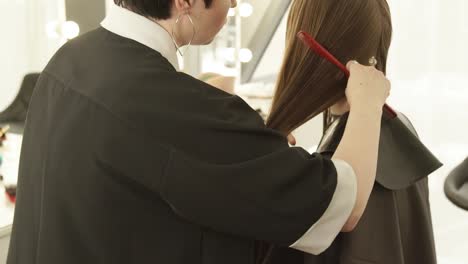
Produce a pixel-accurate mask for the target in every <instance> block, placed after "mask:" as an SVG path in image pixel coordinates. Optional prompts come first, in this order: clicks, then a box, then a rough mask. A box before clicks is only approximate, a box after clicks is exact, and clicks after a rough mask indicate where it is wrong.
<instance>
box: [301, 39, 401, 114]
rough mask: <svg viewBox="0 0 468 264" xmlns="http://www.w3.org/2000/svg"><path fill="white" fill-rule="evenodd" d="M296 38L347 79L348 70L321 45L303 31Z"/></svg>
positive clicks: (389, 111)
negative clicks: (332, 65) (335, 67)
mask: <svg viewBox="0 0 468 264" xmlns="http://www.w3.org/2000/svg"><path fill="white" fill-rule="evenodd" d="M297 37H298V38H299V39H300V40H302V42H303V43H304V44H305V45H307V46H308V47H309V48H310V49H311V50H312V51H314V52H315V53H316V54H317V55H319V56H320V57H322V58H324V59H326V60H327V61H329V62H331V63H332V64H334V65H335V66H337V67H338V68H339V69H340V70H341V71H342V72H343V73H344V74H345V75H346V77H347V78H349V76H350V73H349V71H348V69H347V68H346V67H345V66H344V65H343V64H342V63H341V62H340V61H339V60H338V59H336V58H335V57H334V56H333V55H332V54H331V53H330V52H328V51H327V50H326V49H325V48H324V47H322V45H320V44H319V43H318V42H317V41H316V40H315V39H314V38H313V37H312V36H310V35H309V34H307V33H306V32H304V31H300V32H299V33H298V34H297ZM384 109H385V111H386V112H387V113H388V114H389V115H390V118H392V119H393V118H395V117H397V113H396V112H395V110H393V109H392V108H391V107H390V106H389V105H387V104H385V105H384Z"/></svg>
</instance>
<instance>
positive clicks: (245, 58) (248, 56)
mask: <svg viewBox="0 0 468 264" xmlns="http://www.w3.org/2000/svg"><path fill="white" fill-rule="evenodd" d="M252 58H253V54H252V51H251V50H249V49H241V50H240V52H239V60H240V61H241V62H243V63H247V62H249V61H251V60H252Z"/></svg>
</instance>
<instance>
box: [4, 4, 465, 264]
mask: <svg viewBox="0 0 468 264" xmlns="http://www.w3.org/2000/svg"><path fill="white" fill-rule="evenodd" d="M271 1H281V0H244V2H246V3H248V4H250V5H251V7H252V10H251V11H252V13H251V14H250V15H249V16H245V17H242V21H241V24H240V25H241V26H240V27H239V28H238V29H240V31H238V32H237V38H238V41H239V45H240V46H241V47H247V46H248V44H249V43H251V41H252V39H254V38H255V37H256V36H258V34H262V32H258V31H257V28H256V25H258V24H259V22H260V20H261V19H262V17H263V16H264V15H265V14H268V12H271V10H268V8H267V3H268V2H271ZM388 2H389V4H390V6H391V8H392V13H393V14H392V15H393V22H394V38H393V44H392V48H391V51H390V60H389V67H388V75H389V77H390V79H391V80H392V82H393V91H392V96H391V98H390V103H391V105H392V106H394V107H395V108H397V109H398V110H401V111H402V112H405V113H406V114H407V115H408V116H409V117H410V118H411V119H412V120H413V122H414V124H415V126H416V127H417V128H418V131H419V132H420V136H421V138H422V139H423V141H424V142H426V143H427V145H428V146H429V147H430V148H431V149H433V150H434V153H436V154H437V156H438V157H439V158H440V159H441V160H442V161H443V162H444V163H445V167H444V168H442V169H441V170H439V171H438V172H436V173H435V175H431V178H430V188H431V203H432V208H433V219H434V228H435V236H436V243H437V249H438V253H439V258H440V260H441V261H440V262H441V263H450V264H462V263H464V264H466V255H465V251H466V249H468V241H467V240H468V216H467V213H465V212H462V211H461V210H458V209H457V208H455V207H454V206H453V205H451V204H450V203H449V202H448V201H447V200H446V199H445V197H444V196H443V191H442V186H443V180H444V178H445V176H446V175H447V173H448V172H449V171H450V170H451V169H452V168H453V167H454V166H455V165H456V164H458V163H459V162H461V161H462V160H463V159H464V158H465V157H466V156H468V114H467V113H466V110H465V109H466V105H467V103H468V49H467V48H466V47H468V17H467V15H468V1H467V0H410V1H408V0H388ZM110 3H111V0H109V1H104V0H67V1H64V0H0V33H1V41H0V72H1V73H2V75H1V82H0V111H2V110H3V109H2V107H4V106H7V105H8V103H9V102H10V101H11V100H13V98H14V97H15V95H16V93H17V92H18V87H19V84H20V82H21V80H22V78H23V77H24V75H25V74H26V73H28V72H39V71H41V69H42V68H43V67H44V66H45V64H46V63H47V61H48V60H49V59H50V57H51V56H52V55H53V54H54V52H55V51H56V50H57V49H58V48H59V47H60V46H61V45H62V44H63V43H64V42H65V41H66V39H67V38H71V37H73V36H75V35H77V34H78V33H84V32H86V31H88V30H90V29H92V28H94V27H96V26H97V25H98V24H99V22H100V20H101V19H102V18H103V17H104V15H105V8H106V5H109V4H110ZM246 10H247V11H249V10H248V8H247V9H246ZM247 11H246V12H247ZM247 13H250V12H247ZM65 21H73V22H65ZM247 25H248V26H247ZM284 31H285V23H284V21H283V23H282V24H281V26H280V27H279V29H278V32H277V34H275V36H274V38H273V40H272V42H271V44H270V45H269V47H268V50H267V51H266V55H265V56H264V58H263V59H262V61H261V62H260V64H259V67H258V68H259V69H258V70H257V71H258V72H259V74H261V73H269V72H277V70H278V69H279V66H280V65H279V63H280V59H281V58H279V57H280V56H278V55H277V54H278V51H281V50H282V49H283V45H284V44H283V34H284ZM202 51H203V48H194V47H192V48H191V51H190V54H192V55H191V56H192V57H190V56H189V61H188V62H186V70H187V71H189V72H190V73H193V74H198V73H201V72H203V71H207V70H212V68H210V65H212V64H210V62H208V63H206V62H204V61H203V56H201V57H200V56H199V55H200V54H203V53H202ZM252 52H255V51H252ZM268 54H275V56H268ZM248 55H249V54H248V53H247V57H249V56H248ZM193 56H199V57H198V59H200V60H201V61H198V60H195V61H196V62H197V63H194V62H193ZM202 64H203V65H204V66H203V67H202V66H201V65H202ZM247 64H248V62H247V63H244V64H243V66H244V67H245V65H247ZM464 107H465V108H464ZM320 133H321V122H320V118H316V119H315V120H312V121H311V122H309V123H308V124H307V125H305V126H304V127H302V128H300V129H299V130H298V131H297V132H296V136H297V138H298V140H299V143H300V145H301V146H304V147H306V148H308V149H310V148H313V146H314V145H315V144H317V143H318V140H319V138H320Z"/></svg>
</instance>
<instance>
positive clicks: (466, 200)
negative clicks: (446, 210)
mask: <svg viewBox="0 0 468 264" xmlns="http://www.w3.org/2000/svg"><path fill="white" fill-rule="evenodd" d="M444 191H445V195H446V196H447V198H448V199H449V200H450V201H451V202H452V203H454V204H455V205H456V206H458V207H460V208H462V209H465V210H467V211H468V158H466V159H465V160H464V161H463V162H462V163H461V164H460V165H458V166H457V167H456V168H455V169H454V170H453V171H452V172H451V173H450V174H449V176H448V177H447V179H446V180H445V185H444Z"/></svg>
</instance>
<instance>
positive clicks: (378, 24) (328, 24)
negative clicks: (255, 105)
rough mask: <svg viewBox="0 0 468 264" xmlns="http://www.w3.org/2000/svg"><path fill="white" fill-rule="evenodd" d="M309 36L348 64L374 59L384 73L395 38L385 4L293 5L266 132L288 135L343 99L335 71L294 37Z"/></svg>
mask: <svg viewBox="0 0 468 264" xmlns="http://www.w3.org/2000/svg"><path fill="white" fill-rule="evenodd" d="M301 30H303V31H305V32H308V33H309V34H310V35H311V36H313V37H314V38H315V39H316V40H317V41H318V42H319V43H321V44H322V46H324V47H325V48H326V49H327V50H328V51H330V52H331V53H332V54H333V55H334V56H335V57H336V58H337V59H338V60H339V61H341V62H342V63H343V64H346V63H347V62H348V61H349V60H353V59H354V60H357V61H359V62H360V63H362V64H368V61H369V58H371V57H372V56H374V57H375V58H376V59H377V61H378V65H377V66H376V67H377V69H379V70H381V71H383V72H385V71H386V63H387V55H388V50H389V47H390V42H391V36H392V23H391V17H390V9H389V6H388V4H387V2H386V0H293V3H292V7H291V12H290V14H289V18H288V25H287V33H286V52H285V54H284V60H283V65H282V68H281V72H280V74H279V77H278V82H277V89H276V93H275V96H274V99H273V104H272V108H271V112H270V115H269V117H268V120H267V126H268V127H270V128H273V129H276V130H279V131H281V132H283V133H284V134H285V135H288V134H289V133H291V132H292V131H294V130H295V129H296V128H298V127H299V126H301V125H303V124H304V123H306V122H307V121H309V120H310V119H312V118H314V117H315V116H317V115H319V114H321V113H324V112H325V115H324V125H325V126H324V127H326V126H327V124H328V122H329V120H330V118H329V114H328V108H329V107H330V106H332V105H334V104H335V103H337V102H338V101H339V100H341V99H343V98H344V97H345V88H346V85H347V79H346V77H345V75H344V74H343V73H341V72H340V71H339V69H338V68H336V66H334V65H332V64H331V63H330V62H328V61H326V60H325V59H323V58H321V57H319V56H318V55H316V54H315V53H314V52H312V51H311V50H309V49H308V48H307V47H306V46H304V45H303V43H302V42H301V41H300V40H299V39H298V38H297V37H296V34H297V33H298V32H299V31H301Z"/></svg>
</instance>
